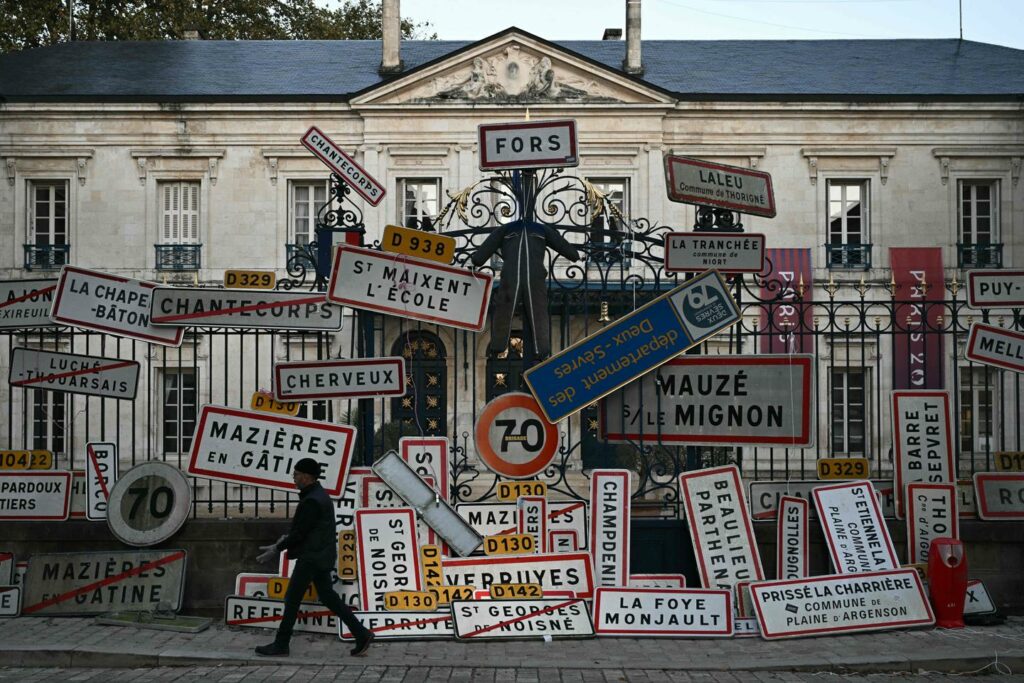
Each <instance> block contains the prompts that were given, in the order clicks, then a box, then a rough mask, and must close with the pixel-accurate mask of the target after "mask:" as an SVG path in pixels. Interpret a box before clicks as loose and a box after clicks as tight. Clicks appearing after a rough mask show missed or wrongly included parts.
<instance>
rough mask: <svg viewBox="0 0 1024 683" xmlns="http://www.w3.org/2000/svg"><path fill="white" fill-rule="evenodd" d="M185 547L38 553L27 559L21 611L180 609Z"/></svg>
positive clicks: (45, 613)
mask: <svg viewBox="0 0 1024 683" xmlns="http://www.w3.org/2000/svg"><path fill="white" fill-rule="evenodd" d="M185 565H186V555H185V551H184V550H110V551H102V552H87V553H40V554H36V555H32V556H31V557H30V558H29V563H28V571H27V572H26V573H25V585H24V588H25V596H24V597H25V599H24V603H23V607H22V612H23V613H24V614H26V615H29V614H31V615H33V616H55V615H74V616H84V615H88V614H103V613H104V612H115V611H118V610H129V611H136V612H151V611H153V610H155V609H157V607H158V606H159V605H160V603H169V604H170V605H171V609H172V610H174V611H178V610H179V609H181V601H182V596H183V595H184V592H185Z"/></svg>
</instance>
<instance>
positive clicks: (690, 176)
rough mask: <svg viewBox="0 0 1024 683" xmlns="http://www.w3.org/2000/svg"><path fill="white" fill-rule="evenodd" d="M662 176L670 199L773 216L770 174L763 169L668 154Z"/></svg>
mask: <svg viewBox="0 0 1024 683" xmlns="http://www.w3.org/2000/svg"><path fill="white" fill-rule="evenodd" d="M665 180H666V182H667V183H668V198H669V199H670V200H671V201H673V202H682V203H683V204H696V205H698V206H717V207H720V208H723V209H730V210H732V211H739V212H740V213H749V214H753V215H754V216H764V217H765V218H774V217H775V193H774V192H773V191H772V177H771V175H770V174H768V173H765V172H764V171H753V170H751V169H749V168H741V167H739V166H726V165H725V164H715V163H712V162H710V161H703V160H701V159H690V158H688V157H677V156H673V155H667V156H666V157H665Z"/></svg>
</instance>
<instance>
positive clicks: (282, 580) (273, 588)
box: [267, 576, 318, 602]
mask: <svg viewBox="0 0 1024 683" xmlns="http://www.w3.org/2000/svg"><path fill="white" fill-rule="evenodd" d="M290 582H291V579H290V578H288V577H287V576H274V577H271V578H270V579H268V580H267V597H268V598H272V599H274V600H284V596H285V593H287V592H288V584H289V583H290ZM317 599H318V598H317V595H316V586H314V585H313V584H309V585H308V586H306V592H305V593H303V594H302V602H316V601H317Z"/></svg>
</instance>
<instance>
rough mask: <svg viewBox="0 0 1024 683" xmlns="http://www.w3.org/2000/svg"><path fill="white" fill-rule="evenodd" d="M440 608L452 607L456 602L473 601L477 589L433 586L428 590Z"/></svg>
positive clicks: (471, 587)
mask: <svg viewBox="0 0 1024 683" xmlns="http://www.w3.org/2000/svg"><path fill="white" fill-rule="evenodd" d="M427 590H428V591H430V592H431V593H432V594H433V595H434V598H435V599H436V600H437V604H438V605H439V606H444V605H450V604H451V603H452V602H453V601H455V600H472V599H473V593H475V592H476V588H475V587H473V586H431V587H430V588H428V589H427Z"/></svg>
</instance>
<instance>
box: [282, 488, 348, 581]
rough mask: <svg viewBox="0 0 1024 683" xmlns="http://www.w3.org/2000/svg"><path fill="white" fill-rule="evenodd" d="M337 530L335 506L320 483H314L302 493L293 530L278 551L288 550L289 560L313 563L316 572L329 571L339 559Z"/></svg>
mask: <svg viewBox="0 0 1024 683" xmlns="http://www.w3.org/2000/svg"><path fill="white" fill-rule="evenodd" d="M334 526H335V521H334V503H333V502H331V499H330V497H329V496H328V495H327V492H326V491H324V487H323V486H321V485H320V482H313V483H312V484H310V485H309V486H307V487H306V488H304V489H302V490H301V491H300V492H299V505H298V507H296V508H295V517H293V518H292V527H291V529H290V530H289V532H288V535H287V536H285V537H284V539H283V540H282V541H280V542H279V543H278V544H277V549H278V550H287V551H288V557H289V559H295V560H305V561H307V562H311V563H313V564H314V565H315V566H316V568H317V569H330V568H332V567H334V566H335V565H336V564H337V559H338V548H337V541H336V536H335V531H334Z"/></svg>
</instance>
